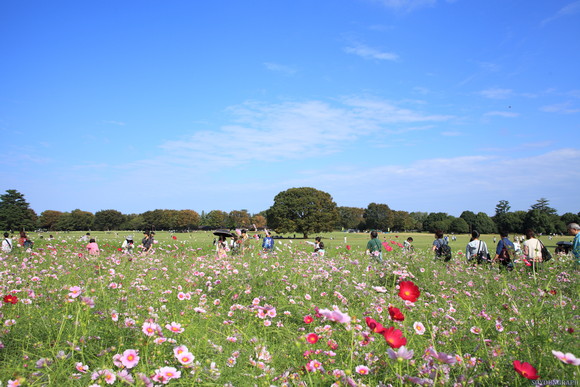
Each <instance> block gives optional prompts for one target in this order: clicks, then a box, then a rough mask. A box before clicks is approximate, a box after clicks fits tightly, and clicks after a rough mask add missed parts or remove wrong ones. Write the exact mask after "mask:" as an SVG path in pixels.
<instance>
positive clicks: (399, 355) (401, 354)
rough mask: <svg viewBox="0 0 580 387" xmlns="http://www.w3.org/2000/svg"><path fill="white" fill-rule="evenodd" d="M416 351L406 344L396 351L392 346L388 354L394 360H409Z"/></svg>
mask: <svg viewBox="0 0 580 387" xmlns="http://www.w3.org/2000/svg"><path fill="white" fill-rule="evenodd" d="M414 353H415V352H414V351H413V350H412V349H411V350H408V349H407V348H405V346H404V345H403V346H402V347H399V349H397V350H396V351H393V350H392V349H391V348H388V349H387V355H388V356H389V358H391V359H392V360H397V359H405V360H409V359H411V358H412V357H413V354H414Z"/></svg>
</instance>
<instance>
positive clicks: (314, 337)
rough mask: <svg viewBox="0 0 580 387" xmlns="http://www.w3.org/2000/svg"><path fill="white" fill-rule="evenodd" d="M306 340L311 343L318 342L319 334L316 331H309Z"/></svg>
mask: <svg viewBox="0 0 580 387" xmlns="http://www.w3.org/2000/svg"><path fill="white" fill-rule="evenodd" d="M306 341H308V342H309V343H310V344H316V343H317V342H318V335H317V334H316V333H309V334H308V335H306Z"/></svg>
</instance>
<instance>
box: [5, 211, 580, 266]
mask: <svg viewBox="0 0 580 387" xmlns="http://www.w3.org/2000/svg"><path fill="white" fill-rule="evenodd" d="M567 229H568V233H569V234H570V235H572V236H574V241H573V242H572V249H571V251H572V254H573V255H574V257H575V258H576V262H577V263H578V264H580V225H578V224H577V223H570V224H568V226H567ZM19 235H20V237H19V238H18V241H17V243H18V246H19V247H23V248H26V249H31V248H32V247H33V245H34V243H33V242H32V241H31V240H30V239H29V238H28V237H27V235H26V233H25V232H24V231H21V232H20V234H19ZM9 236H10V235H9V233H7V232H5V233H4V239H3V240H2V252H4V253H10V252H11V251H12V249H13V248H14V240H13V239H12V238H10V237H9ZM154 236H155V232H153V231H145V232H143V240H142V241H141V246H142V251H141V255H145V254H148V253H150V252H151V251H152V247H153V244H154V243H155V238H154ZM479 238H480V234H479V232H477V231H476V230H474V231H473V232H472V233H471V239H470V241H469V243H468V244H467V246H466V247H465V257H466V259H467V261H468V262H473V263H484V262H488V263H499V264H501V265H502V266H504V267H505V268H507V270H512V269H513V267H514V266H513V265H514V258H515V257H516V255H520V254H523V257H524V262H525V263H526V264H528V265H533V264H535V263H540V262H544V261H546V260H547V259H549V257H545V256H543V254H542V250H544V254H545V252H546V251H547V250H546V249H545V247H544V245H543V244H542V242H541V241H540V240H539V239H538V238H536V235H535V233H534V231H533V230H526V232H525V238H526V240H525V241H524V242H523V248H521V247H520V244H519V242H512V241H510V240H509V238H508V234H507V232H500V240H499V242H498V243H497V246H496V249H495V254H494V256H493V258H492V256H491V253H490V251H489V248H488V246H487V243H485V241H482V240H480V239H479ZM247 239H248V235H247V232H246V230H242V232H241V233H240V235H238V236H237V237H236V238H233V240H232V243H233V245H231V247H232V249H239V250H240V251H242V252H243V251H244V249H245V248H246V246H245V244H246V241H247ZM87 240H88V242H89V243H88V244H87V245H86V249H87V252H88V254H90V255H98V254H99V253H100V249H99V246H98V244H97V242H96V240H95V238H91V237H90V233H86V234H85V235H83V236H82V237H81V238H80V239H79V241H87ZM494 242H495V238H494ZM307 243H308V244H310V245H312V246H314V254H316V255H318V256H324V254H325V250H324V242H322V239H321V238H320V237H316V239H315V241H314V242H307ZM412 243H413V238H412V237H409V238H407V240H405V242H404V244H403V251H405V252H412V251H413V245H412ZM448 243H449V242H448V239H446V238H445V237H444V235H443V232H442V231H440V230H437V231H436V232H435V240H434V241H433V244H432V247H431V249H432V251H433V252H434V254H435V258H443V259H444V260H445V261H447V260H449V259H450V258H451V248H450V247H449V244H448ZM214 244H215V245H216V258H224V257H226V256H227V253H228V251H230V247H229V246H228V243H227V239H226V236H224V235H221V236H220V237H219V240H218V241H217V242H215V241H214ZM134 248H135V242H134V241H133V236H127V237H126V238H125V240H124V241H123V244H122V245H121V250H122V251H123V253H124V254H128V255H132V254H133V250H134ZM262 249H263V250H264V251H265V252H268V251H272V250H273V249H274V239H273V238H272V236H271V235H270V233H269V232H268V231H267V230H266V236H265V237H264V238H263V242H262ZM382 250H383V246H382V243H381V242H380V240H379V238H378V233H377V232H376V231H372V232H371V233H370V240H369V241H368V243H367V248H366V253H367V255H369V256H372V257H373V258H374V259H375V260H376V261H377V262H382V261H383V252H382ZM129 260H131V258H130V259H129Z"/></svg>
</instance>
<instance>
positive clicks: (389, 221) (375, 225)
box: [363, 203, 394, 231]
mask: <svg viewBox="0 0 580 387" xmlns="http://www.w3.org/2000/svg"><path fill="white" fill-rule="evenodd" d="M363 216H364V218H365V227H366V228H367V229H368V230H382V231H388V230H389V229H390V228H391V227H393V221H394V215H393V211H391V209H390V208H389V206H388V205H386V204H379V203H371V204H369V205H368V206H367V208H366V209H365V212H364V215H363Z"/></svg>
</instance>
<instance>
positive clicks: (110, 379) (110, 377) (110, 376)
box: [103, 370, 117, 384]
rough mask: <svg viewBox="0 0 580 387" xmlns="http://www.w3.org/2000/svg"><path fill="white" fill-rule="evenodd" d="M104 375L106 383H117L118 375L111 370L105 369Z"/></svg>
mask: <svg viewBox="0 0 580 387" xmlns="http://www.w3.org/2000/svg"><path fill="white" fill-rule="evenodd" d="M103 376H104V378H105V383H107V384H115V381H116V380H117V375H115V373H114V372H113V371H111V370H104V372H103Z"/></svg>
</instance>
